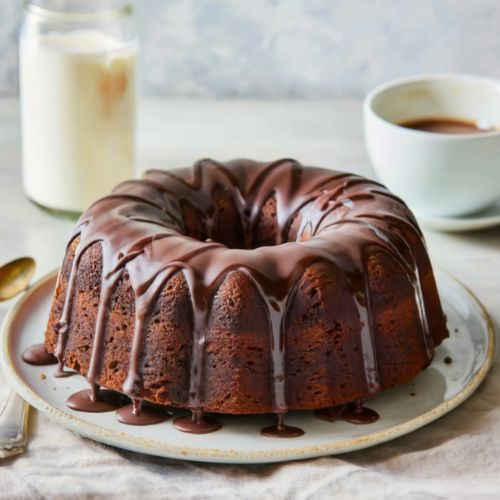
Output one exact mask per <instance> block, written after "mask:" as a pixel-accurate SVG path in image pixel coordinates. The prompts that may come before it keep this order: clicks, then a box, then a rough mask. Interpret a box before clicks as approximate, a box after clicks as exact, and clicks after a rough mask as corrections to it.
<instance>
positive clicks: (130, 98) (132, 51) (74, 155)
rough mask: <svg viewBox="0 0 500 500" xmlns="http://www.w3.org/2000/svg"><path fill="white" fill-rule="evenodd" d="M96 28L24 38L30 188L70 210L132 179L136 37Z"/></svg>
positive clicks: (45, 202)
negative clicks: (118, 35) (122, 35)
mask: <svg viewBox="0 0 500 500" xmlns="http://www.w3.org/2000/svg"><path fill="white" fill-rule="evenodd" d="M92 24H93V25H94V26H89V25H88V23H82V25H79V24H78V23H76V24H73V25H72V29H57V28H60V26H58V24H57V23H55V25H54V27H53V29H51V30H46V31H45V32H37V33H36V36H28V34H25V36H21V40H20V92H21V109H22V145H23V146H22V154H23V185H24V190H25V193H26V195H27V196H28V197H29V198H30V199H31V200H32V201H34V202H35V203H37V204H39V205H41V206H43V207H47V208H50V209H56V210H58V211H63V212H70V213H79V212H82V211H83V210H84V209H85V208H87V206H89V205H90V204H91V203H92V202H93V201H94V200H96V199H97V198H99V197H101V196H104V195H106V194H108V193H109V192H110V191H111V189H112V188H113V187H114V186H115V185H116V184H118V183H119V182H120V181H123V180H125V179H129V178H131V177H133V175H134V149H135V148H134V144H135V113H136V62H137V47H138V44H137V39H136V38H135V37H133V36H132V37H128V38H126V39H123V37H121V38H118V37H117V36H115V35H114V34H113V33H108V32H105V30H99V29H95V21H94V22H93V23H92Z"/></svg>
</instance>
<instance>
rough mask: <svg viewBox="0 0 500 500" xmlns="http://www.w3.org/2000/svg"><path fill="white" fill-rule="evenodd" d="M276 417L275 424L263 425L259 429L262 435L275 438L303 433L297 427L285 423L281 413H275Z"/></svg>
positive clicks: (298, 435)
mask: <svg viewBox="0 0 500 500" xmlns="http://www.w3.org/2000/svg"><path fill="white" fill-rule="evenodd" d="M276 419H277V423H276V425H271V426H269V427H264V428H263V429H262V430H261V431H260V433H261V435H262V436H265V437H275V438H295V437H300V436H303V435H304V434H305V433H304V431H303V430H302V429H300V428H299V427H292V426H290V425H285V422H284V414H283V413H276Z"/></svg>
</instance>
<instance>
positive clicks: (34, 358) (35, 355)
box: [21, 344, 57, 366]
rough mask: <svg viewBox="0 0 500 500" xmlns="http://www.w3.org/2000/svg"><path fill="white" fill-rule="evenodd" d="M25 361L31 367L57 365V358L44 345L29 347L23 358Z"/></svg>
mask: <svg viewBox="0 0 500 500" xmlns="http://www.w3.org/2000/svg"><path fill="white" fill-rule="evenodd" d="M21 357H22V358H23V361H25V362H26V363H29V364H30V365H37V366H42V365H55V364H56V363H57V358H56V357H55V356H54V355H53V354H52V353H51V352H48V351H47V348H46V347H45V346H44V345H43V344H35V345H32V346H31V347H28V348H27V349H26V350H25V351H24V352H23V354H22V356H21Z"/></svg>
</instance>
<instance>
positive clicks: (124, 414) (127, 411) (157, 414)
mask: <svg viewBox="0 0 500 500" xmlns="http://www.w3.org/2000/svg"><path fill="white" fill-rule="evenodd" d="M170 417H171V415H170V414H169V413H168V412H167V411H166V410H164V409H160V408H153V407H150V406H144V405H143V404H142V401H140V400H137V399H134V400H133V402H132V403H130V404H128V405H126V406H122V407H121V408H119V409H118V410H116V418H117V420H118V421H119V422H121V423H122V424H128V425H152V424H159V423H161V422H165V420H168V419H169V418H170Z"/></svg>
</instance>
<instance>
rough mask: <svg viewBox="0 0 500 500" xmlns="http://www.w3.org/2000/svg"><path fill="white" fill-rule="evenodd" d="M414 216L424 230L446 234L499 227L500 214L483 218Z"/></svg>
mask: <svg viewBox="0 0 500 500" xmlns="http://www.w3.org/2000/svg"><path fill="white" fill-rule="evenodd" d="M415 216H416V218H417V221H418V222H419V224H421V225H422V226H423V227H424V228H426V229H434V230H437V231H444V232H448V233H458V232H468V231H471V232H472V231H480V230H482V229H489V228H492V227H496V226H499V225H500V213H497V214H493V215H485V216H483V217H467V216H462V217H440V216H433V215H425V214H420V213H418V212H415Z"/></svg>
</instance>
